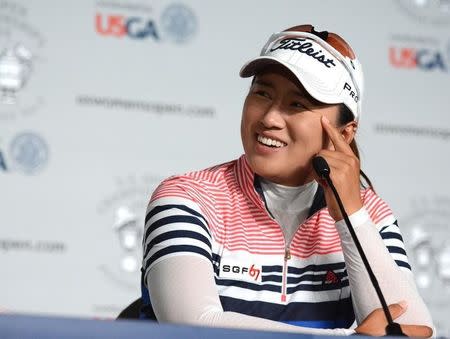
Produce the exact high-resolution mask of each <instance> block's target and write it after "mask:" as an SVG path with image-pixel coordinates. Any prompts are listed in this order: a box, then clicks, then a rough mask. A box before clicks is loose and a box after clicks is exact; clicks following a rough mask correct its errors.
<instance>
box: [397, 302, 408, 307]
mask: <svg viewBox="0 0 450 339" xmlns="http://www.w3.org/2000/svg"><path fill="white" fill-rule="evenodd" d="M398 304H399V305H400V306H401V307H402V308H403V309H406V308H407V307H408V303H407V302H406V300H402V301H400V302H399V303H398Z"/></svg>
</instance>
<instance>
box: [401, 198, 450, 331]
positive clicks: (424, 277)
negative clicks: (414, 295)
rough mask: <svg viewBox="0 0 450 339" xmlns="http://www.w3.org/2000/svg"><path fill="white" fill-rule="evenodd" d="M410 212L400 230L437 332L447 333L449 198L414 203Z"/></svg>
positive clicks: (449, 281)
mask: <svg viewBox="0 0 450 339" xmlns="http://www.w3.org/2000/svg"><path fill="white" fill-rule="evenodd" d="M410 211H411V212H410V213H409V214H408V215H406V216H405V217H403V218H401V219H400V223H401V224H400V227H401V228H402V231H403V233H404V236H405V241H406V246H407V253H408V258H409V260H410V262H411V266H412V269H413V271H414V276H415V279H416V283H417V286H418V287H419V289H420V294H421V295H422V296H423V298H424V299H425V302H426V303H427V305H429V308H430V309H431V310H433V311H434V314H433V320H434V322H435V325H436V327H437V328H438V330H444V329H445V328H446V327H447V329H448V330H450V328H449V327H448V310H447V307H448V305H449V303H450V227H449V226H450V196H440V197H432V198H419V199H414V200H413V201H412V202H411V209H410ZM440 333H443V332H442V331H441V332H440Z"/></svg>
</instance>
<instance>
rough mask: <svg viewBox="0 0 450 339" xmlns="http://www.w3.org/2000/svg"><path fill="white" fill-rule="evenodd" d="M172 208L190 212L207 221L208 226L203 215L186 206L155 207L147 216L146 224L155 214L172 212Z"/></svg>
mask: <svg viewBox="0 0 450 339" xmlns="http://www.w3.org/2000/svg"><path fill="white" fill-rule="evenodd" d="M172 208H177V209H180V210H183V211H185V212H188V213H190V214H192V215H195V216H197V217H199V218H202V219H203V220H204V221H205V223H206V224H208V221H207V220H206V219H205V217H204V216H203V215H201V214H200V213H198V212H197V211H195V210H193V209H192V208H189V207H187V206H185V205H175V204H169V205H161V206H155V207H154V208H152V209H151V211H149V212H148V213H147V216H146V217H145V224H147V222H148V221H149V220H150V218H151V217H153V216H154V215H155V214H157V213H159V212H162V211H165V210H170V209H172Z"/></svg>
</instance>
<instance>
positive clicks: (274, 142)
mask: <svg viewBox="0 0 450 339" xmlns="http://www.w3.org/2000/svg"><path fill="white" fill-rule="evenodd" d="M258 141H259V142H260V143H262V144H264V145H266V146H271V147H283V146H286V144H285V143H284V142H281V141H278V140H274V139H270V138H266V137H263V136H261V135H258Z"/></svg>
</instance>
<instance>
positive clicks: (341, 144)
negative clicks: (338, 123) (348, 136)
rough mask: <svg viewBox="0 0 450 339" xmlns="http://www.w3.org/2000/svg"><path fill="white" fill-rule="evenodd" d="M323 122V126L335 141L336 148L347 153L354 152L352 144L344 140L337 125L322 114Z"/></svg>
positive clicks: (333, 141)
mask: <svg viewBox="0 0 450 339" xmlns="http://www.w3.org/2000/svg"><path fill="white" fill-rule="evenodd" d="M321 122H322V127H323V129H324V130H325V132H326V133H327V135H328V137H329V138H330V140H331V142H332V143H333V146H334V148H335V150H336V151H340V152H343V153H345V154H353V151H352V149H351V147H350V145H349V144H347V142H346V141H345V140H344V137H343V136H342V134H341V133H340V132H339V130H338V129H337V128H336V127H334V126H333V125H332V124H331V122H330V121H329V120H328V119H327V118H326V117H325V116H322V119H321Z"/></svg>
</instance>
